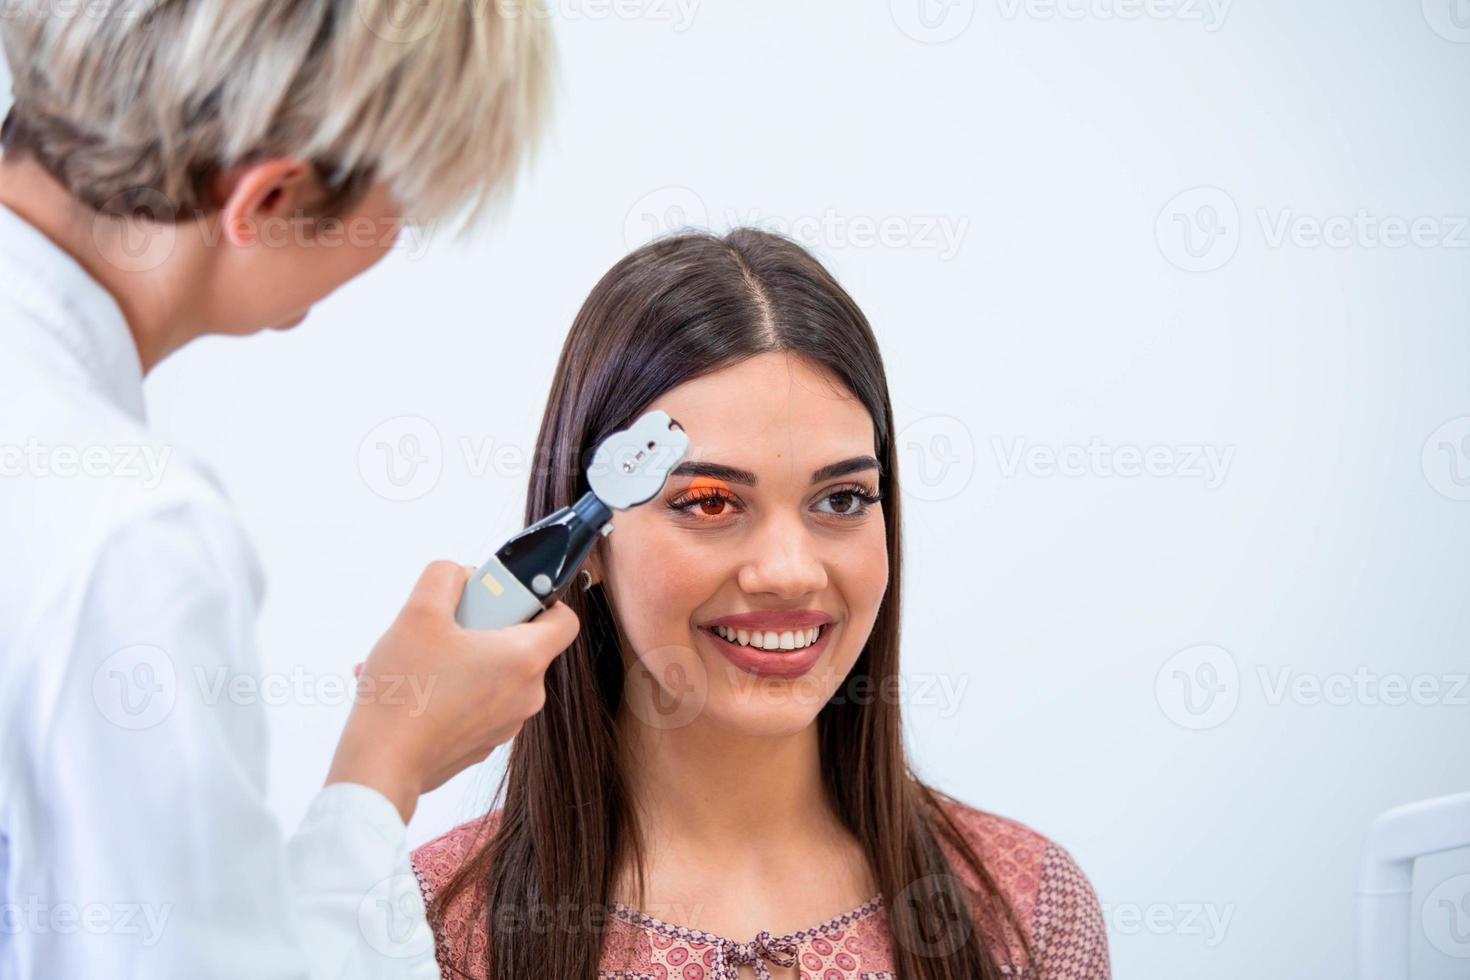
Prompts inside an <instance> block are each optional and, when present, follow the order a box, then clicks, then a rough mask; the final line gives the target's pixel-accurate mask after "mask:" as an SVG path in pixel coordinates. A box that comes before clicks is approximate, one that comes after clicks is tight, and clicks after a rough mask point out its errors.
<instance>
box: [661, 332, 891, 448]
mask: <svg viewBox="0 0 1470 980" xmlns="http://www.w3.org/2000/svg"><path fill="white" fill-rule="evenodd" d="M649 409H662V410H663V411H665V412H668V413H669V415H670V416H672V417H673V418H675V419H677V420H678V421H679V424H680V425H681V426H683V427H684V430H685V431H686V432H687V433H688V434H689V443H690V447H689V456H688V458H689V459H691V460H703V461H707V462H714V463H721V464H725V465H728V466H733V467H738V468H740V469H744V470H749V471H751V472H752V473H755V474H756V475H757V476H759V475H760V474H761V473H763V472H769V473H771V474H772V476H775V475H777V474H778V473H779V474H781V475H783V476H785V475H789V474H791V473H792V472H797V473H799V474H802V475H803V476H809V475H810V472H811V471H813V470H816V469H817V468H819V467H821V466H825V465H827V464H830V463H834V462H837V461H839V460H841V459H847V458H850V457H853V456H858V455H864V454H867V455H871V454H872V452H873V420H872V418H871V417H870V416H869V415H868V411H867V409H866V408H865V407H864V405H863V404H862V402H860V401H859V400H858V399H857V397H856V396H855V395H853V394H852V392H850V391H848V390H847V389H846V388H845V387H843V386H842V384H841V382H840V381H838V380H837V379H836V378H835V376H834V375H832V374H831V373H830V372H828V371H826V370H824V369H822V368H820V367H818V366H815V365H812V364H811V363H810V362H808V361H806V360H804V359H802V358H799V357H795V356H791V355H787V354H784V353H783V354H761V355H758V356H756V357H752V358H748V359H746V360H743V361H740V362H738V363H736V364H733V365H731V366H729V367H726V368H721V369H720V370H718V371H714V372H711V373H710V374H707V375H704V376H702V377H699V378H695V379H693V380H691V381H687V382H685V383H684V384H682V385H679V386H678V387H676V388H673V389H670V390H669V391H667V392H665V393H664V394H663V395H661V396H660V397H659V398H657V399H655V400H654V401H653V403H652V404H651V405H649Z"/></svg>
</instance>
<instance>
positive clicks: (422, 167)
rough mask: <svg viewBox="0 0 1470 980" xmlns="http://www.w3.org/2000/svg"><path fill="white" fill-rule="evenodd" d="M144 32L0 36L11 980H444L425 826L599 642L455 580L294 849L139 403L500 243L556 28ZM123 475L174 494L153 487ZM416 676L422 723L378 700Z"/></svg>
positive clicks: (488, 24) (346, 19)
mask: <svg viewBox="0 0 1470 980" xmlns="http://www.w3.org/2000/svg"><path fill="white" fill-rule="evenodd" d="M405 9H407V10H408V11H409V13H408V15H407V16H406V17H405V16H404V10H405ZM144 10H145V6H140V5H138V4H136V3H131V2H128V0H94V2H90V3H86V4H70V3H68V4H55V3H42V2H39V0H35V2H32V0H26V2H22V3H19V4H11V5H9V8H8V9H7V12H6V16H5V18H4V20H3V27H0V30H3V37H4V44H5V51H6V55H7V58H8V60H9V66H10V69H11V74H12V76H13V79H14V81H13V89H14V100H15V101H14V107H13V108H12V109H11V111H10V113H9V116H8V117H7V118H6V120H5V123H4V131H3V146H4V156H3V160H0V287H3V288H0V467H3V470H4V472H3V475H0V521H3V530H0V541H3V553H4V555H5V559H6V560H5V562H4V570H3V572H0V575H3V588H0V730H3V732H4V733H5V735H4V739H3V743H0V744H3V752H0V911H3V923H0V925H3V928H0V976H6V977H22V978H31V977H132V976H148V977H155V978H156V977H189V978H195V977H201V976H209V977H251V978H254V980H265V978H292V980H297V978H300V980H305V978H308V977H328V976H331V977H338V976H354V977H356V976H367V975H379V976H394V977H400V976H401V977H407V976H415V977H432V976H435V975H436V973H437V971H436V969H435V966H434V962H433V952H432V946H431V944H429V943H427V942H412V941H406V940H411V939H413V937H423V938H424V939H426V938H427V936H428V929H427V924H426V923H424V921H423V907H422V902H421V901H420V900H419V899H418V889H417V886H416V885H415V883H414V881H413V878H412V875H411V874H410V872H409V863H408V854H407V850H406V846H405V839H404V829H405V822H406V821H407V820H408V818H409V816H410V815H411V814H412V812H413V809H414V806H415V801H416V799H417V797H418V796H419V794H421V793H423V792H425V791H427V790H430V789H432V788H434V787H435V786H437V785H439V784H441V783H442V782H444V781H445V780H446V779H448V778H449V777H450V776H452V775H454V774H455V773H456V772H458V771H459V770H461V769H463V768H464V767H466V766H469V765H471V764H473V763H475V762H477V761H479V760H481V759H483V758H484V757H485V756H486V755H487V754H488V753H489V752H490V750H491V749H492V748H494V747H495V746H496V745H498V744H500V743H502V742H504V741H506V740H507V739H509V738H510V737H511V736H512V735H513V734H515V732H516V731H518V730H519V727H520V725H521V723H522V722H523V721H524V720H525V719H526V718H528V717H530V716H531V715H533V714H534V713H535V712H536V711H538V710H539V709H540V706H541V699H542V697H543V691H544V689H543V682H542V675H543V672H544V670H545V669H546V667H547V666H548V665H549V664H550V663H551V661H552V660H553V659H554V658H555V657H556V656H557V655H558V654H559V653H560V652H561V651H562V650H564V649H565V648H566V647H567V646H568V644H569V643H570V642H571V641H572V639H573V638H574V637H575V635H576V632H577V628H578V624H577V620H576V617H575V616H574V615H573V614H572V613H571V611H570V610H568V609H567V608H566V607H565V606H561V605H557V606H556V607H555V608H553V609H551V610H549V611H548V613H547V614H546V615H544V616H541V617H539V618H538V619H537V620H536V621H535V622H534V623H529V624H524V625H521V626H516V627H512V628H510V629H506V630H502V631H493V632H488V631H487V632H483V633H476V632H472V631H466V630H463V629H460V628H459V627H458V626H457V625H456V624H455V622H454V619H453V610H454V608H455V604H456V601H457V599H458V596H459V594H460V590H461V588H462V586H463V584H464V582H465V580H466V576H467V572H466V570H465V569H464V568H463V567H461V566H460V565H458V564H454V563H450V562H436V563H434V564H432V565H430V566H429V567H428V568H427V569H425V571H424V573H423V575H422V577H421V578H420V579H419V582H418V584H417V586H416V587H415V588H414V590H413V593H412V595H411V596H410V597H409V598H408V601H407V603H406V604H405V605H404V607H403V610H402V612H401V613H400V614H399V616H398V617H397V619H396V620H395V621H394V622H393V624H392V626H391V627H390V628H389V630H388V631H387V633H386V634H384V636H383V637H382V639H381V641H379V643H378V644H377V645H376V646H375V647H374V648H373V650H372V652H371V653H370V654H369V655H368V656H367V658H366V662H365V664H364V666H363V668H362V686H361V687H360V688H359V698H358V700H357V703H356V704H355V706H354V708H353V711H352V713H351V715H350V717H349V719H348V722H347V725H346V729H345V730H344V732H343V734H342V737H341V741H340V743H339V745H338V748H337V751H336V754H335V758H334V760H333V762H332V766H331V771H330V773H329V775H328V777H327V780H326V782H327V785H326V787H325V788H324V789H323V790H322V791H321V793H320V795H319V796H317V797H316V798H315V800H314V801H313V802H312V804H311V806H310V808H309V810H308V812H307V815H306V818H305V821H304V823H303V826H302V827H301V829H300V831H299V832H298V833H297V834H296V835H295V836H294V837H293V838H291V839H289V840H288V839H285V838H284V837H283V835H282V833H281V832H280V830H279V829H278V828H277V825H276V823H275V821H274V819H273V818H272V815H271V813H270V810H269V809H268V808H267V806H266V801H265V792H266V765H265V763H266V741H265V735H266V719H265V717H264V710H263V708H262V707H261V706H260V705H259V704H258V703H257V704H251V705H248V706H242V705H235V704H231V703H230V702H229V699H227V698H211V697H209V696H208V691H207V690H201V689H200V688H201V687H202V685H199V684H197V683H196V682H195V678H197V677H208V676H217V675H218V674H219V672H220V671H222V670H223V671H228V672H229V673H232V674H234V673H243V674H253V673H258V672H259V669H260V660H259V657H258V654H257V651H256V649H255V645H254V640H253V622H254V619H255V615H256V606H257V602H258V597H259V592H260V587H261V583H260V577H259V568H258V563H257V560H256V557H255V554H254V552H253V550H252V548H251V545H250V542H249V541H248V540H247V539H246V536H245V535H244V533H243V532H242V529H241V526H240V524H239V522H238V521H237V519H236V518H235V516H234V514H233V512H232V510H231V508H230V505H229V504H228V502H227V500H226V498H225V497H224V495H223V493H222V492H221V490H220V489H219V488H218V487H217V486H216V485H215V484H214V483H213V482H212V480H211V479H210V478H209V477H208V476H207V475H206V474H205V473H204V471H203V470H202V469H200V468H199V467H197V466H196V465H194V464H192V463H190V462H189V461H187V460H182V459H179V458H178V456H177V454H174V456H173V457H172V458H167V457H166V456H165V455H163V454H164V453H166V450H165V449H164V448H163V447H160V446H159V445H158V444H157V443H156V442H154V441H153V440H152V438H151V437H150V435H149V431H148V428H147V424H146V420H145V418H144V410H143V394H142V383H143V378H144V376H145V375H146V374H147V373H148V372H149V371H150V370H152V369H153V367H154V366H156V365H157V364H158V363H159V362H160V361H161V360H163V359H164V358H165V357H167V356H168V355H169V354H171V353H172V352H174V351H176V350H178V349H179V348H181V347H183V346H184V345H186V344H188V343H189V342H190V341H191V340H193V339H194V338H196V337H200V336H203V335H205V334H247V333H251V332H254V331H257V330H260V329H263V328H267V327H274V328H284V327H290V326H294V325H296V324H297V323H300V322H301V320H302V319H303V318H304V317H305V316H306V313H307V311H308V310H309V309H310V307H311V305H312V304H313V303H315V302H316V301H317V300H319V299H321V298H322V297H324V296H325V295H327V294H328V293H329V292H331V291H332V290H333V289H335V288H336V287H337V286H339V285H341V284H342V283H344V282H346V281H347V280H348V279H350V278H352V277H353V276H355V275H357V274H358V273H360V272H362V271H363V270H365V269H367V268H368V267H369V266H371V265H372V264H373V263H374V262H376V261H377V260H378V259H379V258H381V257H382V255H383V254H385V252H386V251H387V249H388V247H389V246H390V245H391V243H392V241H393V239H394V236H395V235H396V233H397V231H398V229H399V227H400V226H401V224H402V223H403V222H404V220H405V218H406V217H407V218H411V219H412V220H414V221H426V220H436V219H438V218H441V217H445V216H451V215H458V214H464V215H468V216H471V217H474V216H478V215H479V214H481V213H482V210H483V205H484V204H485V203H486V202H487V200H489V199H490V198H492V197H493V196H494V195H495V194H496V193H497V192H501V191H503V190H504V189H505V188H507V187H508V186H509V184H510V182H511V180H512V178H513V176H514V173H515V171H516V169H517V165H518V162H519V160H520V159H521V157H522V155H523V153H524V152H525V150H526V148H527V147H528V145H529V144H530V143H531V142H532V141H533V138H534V135H535V133H536V131H537V130H538V127H539V124H540V121H541V118H542V116H543V113H544V104H545V101H546V91H547V88H548V78H547V76H548V72H549V62H550V50H549V47H550V37H549V31H548V28H547V21H546V19H545V17H544V16H540V15H537V14H536V13H535V12H532V11H528V10H525V9H522V10H520V11H519V15H518V14H517V11H516V10H514V9H512V10H507V9H506V8H504V7H503V6H502V5H499V4H465V3H463V2H459V0H419V2H417V3H416V4H414V5H412V6H411V7H409V8H405V7H404V6H403V5H401V4H398V3H395V2H392V0H382V2H376V0H357V2H353V3H347V2H333V0H319V2H299V3H297V2H293V3H281V2H277V0H174V2H170V3H162V4H149V5H146V12H144ZM344 231H345V232H346V233H345V234H343V232H344ZM364 231H367V232H376V233H363V232H364ZM124 449H127V450H129V451H132V454H133V457H134V458H135V459H144V460H147V459H152V460H160V459H165V458H167V465H166V466H165V467H162V468H161V471H160V472H158V473H156V474H152V475H153V476H155V477H156V479H152V480H139V479H137V478H135V476H133V475H132V474H133V472H134V471H133V469H130V468H128V467H123V466H119V465H115V461H116V459H117V458H118V455H119V454H120V453H121V451H122V450H124ZM354 659H355V658H354ZM405 679H407V681H408V683H409V686H410V687H411V688H412V689H414V690H420V691H431V692H432V694H431V695H430V696H429V698H428V699H427V701H426V702H422V703H420V702H417V701H411V700H410V699H404V698H387V697H382V698H376V699H375V698H373V697H371V696H364V692H370V691H372V690H391V689H397V688H398V687H401V686H403V682H404V680H405ZM377 681H383V682H384V683H381V684H376V683H375V682H377ZM415 684H416V685H417V686H416V687H413V686H412V685H415ZM420 712H421V713H420ZM411 713H412V715H413V717H411ZM288 852H289V853H288Z"/></svg>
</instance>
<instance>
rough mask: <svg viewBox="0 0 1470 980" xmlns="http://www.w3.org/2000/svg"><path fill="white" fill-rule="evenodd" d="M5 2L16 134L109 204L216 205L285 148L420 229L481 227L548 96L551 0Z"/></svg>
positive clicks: (11, 141)
mask: <svg viewBox="0 0 1470 980" xmlns="http://www.w3.org/2000/svg"><path fill="white" fill-rule="evenodd" d="M0 3H3V11H4V13H3V23H0V33H3V38H4V44H5V54H6V57H7V58H8V60H9V62H10V69H11V74H12V76H13V81H12V85H13V89H14V94H15V104H14V107H13V108H12V109H11V113H10V115H9V116H8V117H7V118H6V120H5V125H4V133H3V137H0V138H3V142H4V145H5V147H6V150H7V151H8V152H13V153H15V154H16V155H17V156H24V155H29V156H32V157H34V158H35V159H36V160H37V161H39V162H40V163H41V164H42V165H43V166H44V167H46V169H47V170H48V171H50V172H51V173H52V174H53V175H54V176H55V177H57V178H58V179H59V180H60V181H61V182H62V183H63V184H64V185H65V186H66V187H67V188H68V190H69V191H70V192H71V193H72V194H73V195H74V196H76V197H77V198H79V199H81V200H83V201H85V202H86V203H88V204H90V205H91V206H92V207H94V208H97V209H98V210H102V211H109V212H115V213H128V212H132V211H137V210H140V209H142V208H144V206H145V205H148V204H150V203H156V202H157V201H158V200H159V199H160V198H161V199H162V200H163V201H164V202H166V204H167V206H168V207H169V208H172V209H174V210H175V211H176V214H175V215H174V216H173V217H174V218H175V220H178V219H179V218H182V217H183V216H185V215H187V214H189V213H191V212H193V213H199V212H202V211H208V210H211V209H212V208H213V206H214V203H215V202H213V201H212V200H211V196H210V193H209V187H210V182H211V180H212V178H213V177H214V176H215V175H216V174H217V173H219V172H220V171H221V170H223V169H225V168H228V167H231V166H234V165H236V164H240V163H247V162H249V161H251V160H253V159H264V158H267V157H272V156H284V157H299V158H301V159H305V160H310V161H311V162H312V163H313V164H315V165H316V167H317V169H318V172H319V173H321V174H322V175H323V176H324V177H326V178H327V179H328V181H329V186H331V187H332V188H333V189H334V190H335V191H337V192H338V193H337V196H336V197H335V198H334V201H335V202H336V203H338V204H345V203H346V202H347V201H348V200H350V199H351V198H353V197H355V196H356V194H357V193H358V192H360V191H361V190H363V189H364V188H365V187H366V186H367V185H368V184H369V183H371V182H372V181H374V180H379V179H381V180H386V181H387V182H388V184H389V187H390V189H391V191H392V193H393V195H394V197H395V198H396V200H397V201H398V202H399V203H400V204H401V205H402V206H403V207H404V209H405V210H406V212H407V215H408V218H409V220H412V221H423V220H437V219H441V218H445V217H448V216H450V215H452V214H457V213H465V212H466V211H467V215H466V216H467V217H471V218H473V217H474V216H477V215H478V214H480V213H481V211H482V210H483V208H484V206H485V205H486V204H487V203H488V202H489V201H490V200H491V199H493V198H495V197H496V196H498V195H499V193H500V192H503V191H504V190H506V189H507V188H508V187H509V186H510V184H511V183H512V182H513V180H514V177H515V174H516V171H517V170H518V169H519V166H520V163H521V160H522V157H523V156H524V155H525V154H526V153H527V152H528V151H529V150H531V149H532V148H533V146H534V143H535V142H536V138H537V136H538V134H539V130H540V127H541V125H542V122H543V118H544V115H545V108H546V103H547V102H548V100H549V95H548V89H549V88H550V84H551V80H550V74H551V62H552V44H551V31H550V25H549V22H548V19H547V16H546V13H545V11H544V10H542V9H541V8H540V6H539V0H0ZM151 209H152V208H150V210H151Z"/></svg>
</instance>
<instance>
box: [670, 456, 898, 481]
mask: <svg viewBox="0 0 1470 980" xmlns="http://www.w3.org/2000/svg"><path fill="white" fill-rule="evenodd" d="M882 469H883V467H882V466H880V465H879V463H878V460H877V459H875V458H874V457H872V456H854V457H852V458H851V459H844V460H842V461H840V462H837V463H829V464H827V465H826V466H823V467H822V468H821V469H819V470H817V471H816V472H814V473H813V474H812V482H813V483H820V482H821V481H823V480H830V479H832V478H834V477H838V476H847V475H848V474H849V473H857V472H860V471H862V470H880V471H881V470H882ZM669 476H671V477H675V476H705V477H710V478H711V479H715V480H723V481H725V482H726V483H739V484H741V485H742V486H747V487H753V486H755V485H756V478H755V474H754V473H752V472H750V470H742V469H740V468H739V467H736V466H726V465H724V464H723V463H706V462H701V461H698V460H690V461H689V462H686V463H680V464H679V465H678V466H676V467H674V469H673V471H672V472H671V473H669Z"/></svg>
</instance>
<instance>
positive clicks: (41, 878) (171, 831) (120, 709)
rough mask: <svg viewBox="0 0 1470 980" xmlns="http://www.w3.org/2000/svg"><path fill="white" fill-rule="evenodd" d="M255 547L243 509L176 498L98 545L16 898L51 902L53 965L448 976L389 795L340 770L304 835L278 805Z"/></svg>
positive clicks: (93, 970) (44, 719)
mask: <svg viewBox="0 0 1470 980" xmlns="http://www.w3.org/2000/svg"><path fill="white" fill-rule="evenodd" d="M253 560H254V559H253V553H252V552H250V551H249V545H248V542H246V540H245V539H244V536H243V535H242V534H241V532H240V530H239V528H238V526H237V525H236V523H235V521H234V519H233V518H232V516H231V515H230V514H229V512H228V511H227V510H226V509H225V508H224V507H223V506H221V507H218V508H216V507H213V506H210V505H206V504H198V503H195V502H189V503H184V504H176V505H172V506H158V507H156V508H154V510H153V511H152V512H151V513H149V514H148V515H147V516H146V517H144V518H143V519H140V520H134V521H131V522H129V523H128V526H127V527H126V528H124V529H122V530H119V531H116V532H114V533H112V534H111V535H110V537H109V538H108V540H107V544H106V546H105V548H104V549H103V551H102V553H101V554H100V555H98V556H97V558H96V559H95V562H94V564H93V568H92V569H91V574H90V576H89V580H88V583H87V585H86V587H85V589H84V590H82V592H81V596H82V598H81V600H80V608H79V609H78V610H77V618H76V620H75V622H76V624H77V626H76V635H75V637H74V640H73V642H71V643H70V649H71V651H72V655H71V657H70V661H69V662H67V663H49V664H41V665H39V668H38V676H37V677H36V678H35V681H36V683H35V685H34V686H33V687H32V688H31V690H33V691H35V693H36V697H35V698H34V699H33V703H32V704H31V706H30V709H29V718H28V720H27V724H26V725H25V726H24V728H23V731H22V733H21V734H22V738H24V739H25V740H26V743H27V744H26V745H25V746H24V751H25V755H26V758H27V763H26V767H25V770H24V772H25V778H24V780H23V785H22V787H21V792H20V794H19V799H13V800H11V801H9V803H8V804H7V805H8V806H10V808H11V816H12V824H13V829H14V830H16V831H17V833H16V834H14V835H13V837H12V840H11V841H10V847H11V854H10V861H11V872H12V883H13V884H16V883H18V884H19V885H20V890H21V892H22V893H21V894H12V895H10V896H9V897H10V900H11V901H25V900H27V899H28V898H29V899H32V900H34V901H35V902H37V903H39V905H40V906H41V907H42V908H43V909H46V910H50V911H49V912H47V911H43V912H40V913H38V914H37V921H39V922H41V925H40V926H39V927H36V928H32V929H29V930H27V933H26V936H25V939H24V941H23V945H24V946H28V947H29V950H28V951H27V955H23V956H22V961H23V962H24V961H29V962H30V966H31V967H32V968H33V972H34V975H35V976H38V977H39V976H46V977H149V978H179V980H183V978H188V980H196V978H199V977H212V978H234V977H239V978H246V977H248V978H250V980H319V978H327V977H330V978H334V980H335V978H339V977H351V978H358V977H384V978H424V980H429V978H433V977H436V976H438V970H437V967H436V965H435V960H434V951H433V941H432V936H431V934H430V931H429V928H428V925H427V923H426V921H425V918H424V907H423V902H422V899H421V897H420V893H419V889H418V886H417V884H416V882H415V880H414V876H413V872H412V869H411V865H410V863H409V851H408V847H407V843H406V839H405V828H404V825H403V821H402V820H401V818H400V817H399V814H398V811H397V810H396V808H394V806H393V805H392V804H391V803H390V802H389V801H388V800H387V799H386V798H385V797H384V796H382V795H381V794H379V793H378V792H376V791H374V790H371V789H369V788H367V787H364V786H357V785H350V784H343V785H334V786H330V787H327V788H326V789H324V790H323V791H322V792H321V793H320V794H319V795H318V796H317V797H316V798H315V799H314V800H313V802H312V804H311V806H310V808H309V810H308V812H307V814H306V817H305V820H304V821H303V823H302V826H301V828H300V830H299V831H298V833H297V834H296V835H295V836H294V837H292V838H290V839H287V838H286V837H285V835H284V834H283V833H282V832H281V830H280V828H279V826H278V824H277V821H276V819H275V817H274V815H273V814H272V812H271V811H270V809H269V808H268V807H267V805H266V764H267V718H266V710H267V709H266V706H265V705H264V704H263V703H261V701H260V699H259V697H250V696H248V692H249V691H250V690H251V688H250V686H249V684H248V683H243V684H242V683H240V682H238V681H237V682H236V686H235V688H234V690H233V692H232V688H231V679H232V678H238V677H241V676H244V677H251V678H258V677H259V675H260V672H261V670H262V666H261V663H260V661H259V659H258V655H257V651H256V649H255V646H254V635H255V633H254V629H255V616H256V606H257V598H256V595H255V593H254V580H253V578H252V574H253V570H254V567H255V566H254V565H253ZM58 628H61V627H58ZM255 690H258V686H257V687H256V688H255ZM241 691H245V692H247V696H241V695H240V693H239V692H241ZM31 893H33V894H31ZM59 908H68V909H71V910H72V916H71V920H69V924H68V923H64V924H62V925H58V924H57V918H56V914H55V911H54V910H56V909H59ZM48 916H49V917H48ZM87 916H91V917H92V921H91V923H90V924H89V923H88V921H87V919H86V917H87ZM25 969H26V968H25V967H24V966H23V967H22V970H23V971H24V970H25Z"/></svg>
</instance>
